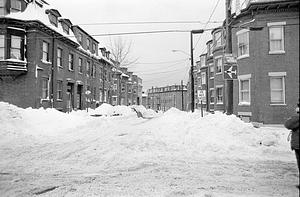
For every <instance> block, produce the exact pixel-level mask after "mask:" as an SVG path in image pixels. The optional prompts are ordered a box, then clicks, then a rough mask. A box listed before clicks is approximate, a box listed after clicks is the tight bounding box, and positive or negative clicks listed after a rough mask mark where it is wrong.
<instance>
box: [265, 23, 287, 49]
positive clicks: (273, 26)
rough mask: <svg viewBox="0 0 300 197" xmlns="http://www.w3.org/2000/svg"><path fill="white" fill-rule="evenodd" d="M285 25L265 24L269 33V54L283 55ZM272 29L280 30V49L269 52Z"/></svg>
mask: <svg viewBox="0 0 300 197" xmlns="http://www.w3.org/2000/svg"><path fill="white" fill-rule="evenodd" d="M285 25H286V22H285V21H283V22H272V23H267V26H268V33H269V54H283V53H285V46H284V45H285V41H284V36H285V34H284V29H285V28H284V26H285ZM274 28H280V29H281V47H282V49H279V50H271V45H272V44H271V42H272V40H271V30H272V29H274Z"/></svg>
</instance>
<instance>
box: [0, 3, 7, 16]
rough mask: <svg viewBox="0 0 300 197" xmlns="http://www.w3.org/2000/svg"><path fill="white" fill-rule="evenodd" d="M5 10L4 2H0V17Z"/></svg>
mask: <svg viewBox="0 0 300 197" xmlns="http://www.w3.org/2000/svg"><path fill="white" fill-rule="evenodd" d="M5 9H6V8H5V5H4V0H0V16H4V13H5Z"/></svg>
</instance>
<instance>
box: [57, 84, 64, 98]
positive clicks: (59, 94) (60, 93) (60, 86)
mask: <svg viewBox="0 0 300 197" xmlns="http://www.w3.org/2000/svg"><path fill="white" fill-rule="evenodd" d="M56 85H57V86H56V93H57V94H56V100H58V101H62V100H63V81H62V80H57V84H56Z"/></svg>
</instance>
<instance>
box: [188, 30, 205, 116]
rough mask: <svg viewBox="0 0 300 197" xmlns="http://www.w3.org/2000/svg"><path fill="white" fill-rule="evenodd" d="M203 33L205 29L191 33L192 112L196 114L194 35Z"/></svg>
mask: <svg viewBox="0 0 300 197" xmlns="http://www.w3.org/2000/svg"><path fill="white" fill-rule="evenodd" d="M203 32H204V30H203V29H199V30H192V31H191V110H192V112H194V110H195V87H194V54H193V50H194V46H193V34H202V33H203Z"/></svg>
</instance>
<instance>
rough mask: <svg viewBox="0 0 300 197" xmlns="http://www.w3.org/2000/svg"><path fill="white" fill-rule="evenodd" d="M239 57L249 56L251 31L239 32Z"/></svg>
mask: <svg viewBox="0 0 300 197" xmlns="http://www.w3.org/2000/svg"><path fill="white" fill-rule="evenodd" d="M237 44H238V57H248V56H249V30H241V31H239V32H237Z"/></svg>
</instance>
